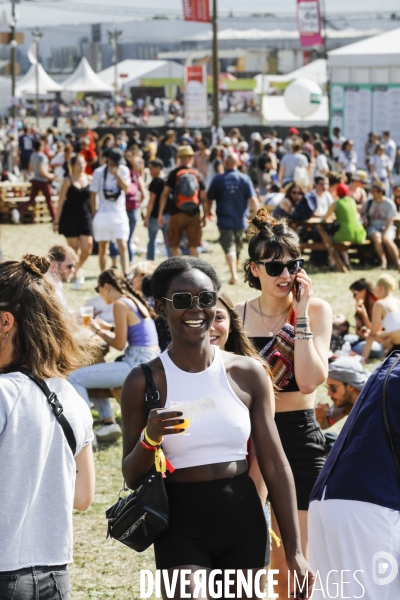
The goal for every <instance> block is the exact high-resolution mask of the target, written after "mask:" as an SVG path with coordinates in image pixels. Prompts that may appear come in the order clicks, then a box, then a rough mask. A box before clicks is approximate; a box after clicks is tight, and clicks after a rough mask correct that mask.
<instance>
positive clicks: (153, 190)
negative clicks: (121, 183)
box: [144, 158, 171, 260]
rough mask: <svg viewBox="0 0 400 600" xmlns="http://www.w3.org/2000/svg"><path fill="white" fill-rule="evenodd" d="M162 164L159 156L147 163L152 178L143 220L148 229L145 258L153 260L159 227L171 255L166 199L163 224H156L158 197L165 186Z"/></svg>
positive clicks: (168, 208) (158, 205) (168, 205)
mask: <svg viewBox="0 0 400 600" xmlns="http://www.w3.org/2000/svg"><path fill="white" fill-rule="evenodd" d="M163 166H164V164H163V161H162V160H161V159H159V158H155V159H154V160H152V161H151V162H150V163H149V169H150V175H151V177H152V180H151V182H150V185H149V192H150V199H149V203H148V205H147V214H146V218H145V220H144V226H145V227H147V228H148V230H149V242H148V244H147V260H155V258H156V238H157V233H158V231H159V230H160V229H161V231H162V233H163V236H164V241H165V245H166V248H167V253H168V256H169V257H170V256H171V253H170V251H169V248H168V246H167V229H168V223H169V211H170V208H171V207H170V203H169V202H168V201H167V204H166V206H165V209H164V212H163V216H164V225H163V226H162V227H161V226H160V225H159V224H158V212H159V208H160V198H161V195H162V193H163V190H164V187H165V179H164V173H163Z"/></svg>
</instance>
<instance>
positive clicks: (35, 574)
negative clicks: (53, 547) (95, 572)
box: [0, 565, 72, 600]
mask: <svg viewBox="0 0 400 600" xmlns="http://www.w3.org/2000/svg"><path fill="white" fill-rule="evenodd" d="M71 597H72V596H71V586H70V581H69V572H68V567H67V565H53V566H51V567H28V568H26V569H18V570H17V571H0V599H1V600H71Z"/></svg>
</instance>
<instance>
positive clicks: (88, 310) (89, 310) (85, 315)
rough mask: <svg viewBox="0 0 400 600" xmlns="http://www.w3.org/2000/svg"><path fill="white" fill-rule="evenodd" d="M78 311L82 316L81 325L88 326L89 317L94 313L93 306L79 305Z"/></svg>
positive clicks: (91, 317)
mask: <svg viewBox="0 0 400 600" xmlns="http://www.w3.org/2000/svg"><path fill="white" fill-rule="evenodd" d="M79 312H80V314H81V317H82V325H83V326H84V327H89V325H90V321H91V319H93V315H94V307H93V306H81V307H80V309H79Z"/></svg>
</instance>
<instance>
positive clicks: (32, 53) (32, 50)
mask: <svg viewBox="0 0 400 600" xmlns="http://www.w3.org/2000/svg"><path fill="white" fill-rule="evenodd" d="M27 54H28V58H29V60H30V62H31V63H32V64H33V65H36V64H37V60H36V44H35V42H32V43H31V45H30V46H29V48H28V52H27Z"/></svg>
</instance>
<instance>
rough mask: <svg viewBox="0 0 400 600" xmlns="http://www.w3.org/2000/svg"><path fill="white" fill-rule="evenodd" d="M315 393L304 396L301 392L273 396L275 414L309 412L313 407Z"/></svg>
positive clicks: (279, 393)
mask: <svg viewBox="0 0 400 600" xmlns="http://www.w3.org/2000/svg"><path fill="white" fill-rule="evenodd" d="M315 397H316V392H313V393H312V394H307V395H304V394H302V393H301V392H278V393H277V394H276V395H275V413H279V412H291V411H294V410H310V409H311V408H314V406H315Z"/></svg>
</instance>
